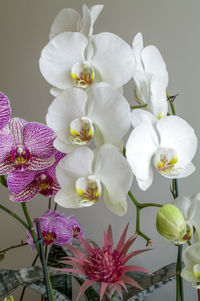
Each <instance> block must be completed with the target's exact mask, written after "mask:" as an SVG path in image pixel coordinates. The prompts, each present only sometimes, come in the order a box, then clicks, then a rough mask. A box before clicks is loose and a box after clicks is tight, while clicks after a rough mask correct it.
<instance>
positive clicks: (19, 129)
mask: <svg viewBox="0 0 200 301" xmlns="http://www.w3.org/2000/svg"><path fill="white" fill-rule="evenodd" d="M25 124H27V121H25V120H24V119H22V118H18V117H14V118H12V119H11V120H10V124H9V128H10V131H11V134H12V137H13V144H14V145H15V146H21V145H23V144H24V135H23V131H24V126H25Z"/></svg>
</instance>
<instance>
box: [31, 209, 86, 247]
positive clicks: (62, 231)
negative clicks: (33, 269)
mask: <svg viewBox="0 0 200 301" xmlns="http://www.w3.org/2000/svg"><path fill="white" fill-rule="evenodd" d="M37 220H39V221H40V227H41V233H42V236H43V242H44V244H46V245H51V244H54V245H57V246H63V245H69V244H70V245H71V244H72V239H73V237H74V235H73V233H74V229H73V225H74V224H76V226H78V227H79V229H80V231H79V236H80V237H83V238H84V235H83V229H82V227H81V225H80V224H79V222H78V221H77V220H76V219H75V217H74V216H70V217H66V216H65V215H64V214H62V213H60V212H58V211H52V210H47V211H46V212H45V214H43V216H42V217H40V218H36V219H35V220H34V223H33V227H34V229H35V232H36V233H37V231H36V221H37ZM27 233H28V240H27V242H28V243H29V244H30V245H31V247H32V249H34V248H35V245H34V243H33V239H32V236H31V234H30V232H29V231H27ZM77 237H78V236H77Z"/></svg>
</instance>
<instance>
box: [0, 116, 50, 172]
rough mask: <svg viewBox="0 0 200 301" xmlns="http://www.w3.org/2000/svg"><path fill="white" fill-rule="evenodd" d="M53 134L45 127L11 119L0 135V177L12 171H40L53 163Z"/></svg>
mask: <svg viewBox="0 0 200 301" xmlns="http://www.w3.org/2000/svg"><path fill="white" fill-rule="evenodd" d="M54 139H55V135H54V132H53V131H52V130H51V129H50V128H48V127H47V126H46V125H43V124H41V123H37V122H27V121H25V120H23V119H21V118H17V117H15V118H12V119H11V120H10V122H9V132H8V133H1V134H0V175H3V174H7V173H9V172H11V171H13V170H15V169H16V170H21V171H23V170H26V169H29V170H42V169H45V168H47V167H49V166H51V165H52V164H53V163H54V161H55V156H54V154H55V148H54V147H53V141H54Z"/></svg>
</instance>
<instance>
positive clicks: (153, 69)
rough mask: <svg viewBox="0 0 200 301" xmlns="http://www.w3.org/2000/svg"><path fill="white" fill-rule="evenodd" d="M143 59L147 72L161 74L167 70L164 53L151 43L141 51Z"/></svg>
mask: <svg viewBox="0 0 200 301" xmlns="http://www.w3.org/2000/svg"><path fill="white" fill-rule="evenodd" d="M141 59H142V62H143V64H144V69H145V71H146V72H149V73H151V74H160V75H161V73H162V72H163V73H164V72H165V73H166V72H167V71H166V65H165V62H164V60H163V58H162V55H161V54H160V52H159V50H158V49H157V48H156V47H155V46H152V45H150V46H147V47H145V48H144V49H143V51H142V53H141Z"/></svg>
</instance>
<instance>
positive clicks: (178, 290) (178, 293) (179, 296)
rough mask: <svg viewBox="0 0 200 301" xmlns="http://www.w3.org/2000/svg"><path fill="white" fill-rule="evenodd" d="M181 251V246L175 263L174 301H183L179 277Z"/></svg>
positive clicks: (181, 283) (181, 284)
mask: <svg viewBox="0 0 200 301" xmlns="http://www.w3.org/2000/svg"><path fill="white" fill-rule="evenodd" d="M182 249H183V245H179V246H178V256H177V263H176V301H184V292H183V279H182V277H181V269H182Z"/></svg>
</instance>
